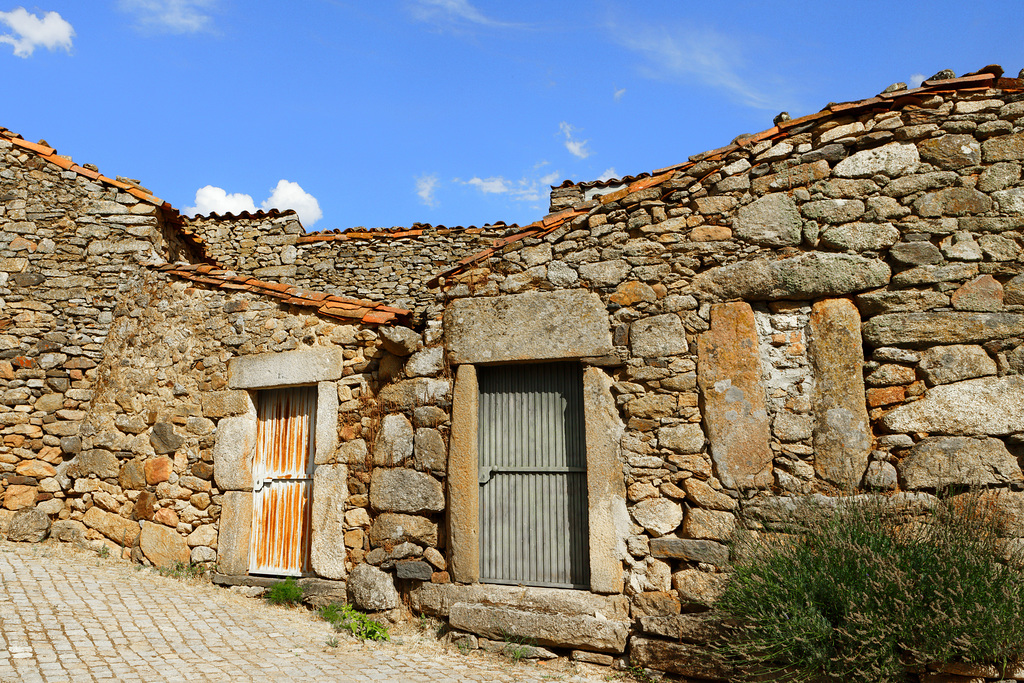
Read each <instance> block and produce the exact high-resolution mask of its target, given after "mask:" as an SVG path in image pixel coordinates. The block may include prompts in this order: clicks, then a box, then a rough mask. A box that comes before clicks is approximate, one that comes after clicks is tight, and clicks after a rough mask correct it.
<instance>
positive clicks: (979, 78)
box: [427, 66, 1024, 286]
mask: <svg viewBox="0 0 1024 683" xmlns="http://www.w3.org/2000/svg"><path fill="white" fill-rule="evenodd" d="M989 70H995V71H998V72H999V73H1002V69H1001V68H999V67H997V66H991V67H985V68H984V69H982V70H981V72H977V73H973V74H968V75H966V76H962V77H960V78H948V79H942V80H938V79H936V80H927V81H924V82H923V83H922V84H921V87H919V88H911V89H903V90H893V91H892V92H885V93H882V94H880V95H876V96H875V97H869V98H867V99H863V100H856V101H852V102H842V103H838V104H837V103H832V104H829V105H828V106H827V107H825V108H824V109H822V110H821V111H819V112H817V113H814V114H808V115H807V116H801V117H800V118H796V119H790V120H787V121H780V122H779V123H777V124H776V125H775V126H773V127H771V128H769V129H767V130H763V131H761V132H760V133H756V134H754V135H749V136H744V137H741V138H738V139H737V140H736V141H735V142H733V143H732V144H729V145H726V146H725V147H720V148H718V149H713V150H710V151H708V152H702V153H701V154H697V155H694V156H691V157H690V158H689V159H688V160H687V161H684V162H682V163H679V164H675V165H672V166H667V167H665V168H660V169H657V170H655V171H652V172H650V173H641V174H639V175H636V176H626V177H625V178H620V179H615V178H610V179H607V180H599V181H592V182H586V183H573V182H572V181H570V180H567V181H565V182H564V183H562V184H561V185H559V186H557V187H563V188H565V187H574V186H575V187H581V188H584V189H589V188H592V187H613V186H619V185H622V184H623V183H627V182H628V183H629V184H628V185H626V187H619V189H616V190H614V191H612V192H608V193H606V194H603V195H599V196H597V197H595V198H594V199H593V200H590V201H589V202H583V203H579V204H577V205H576V206H574V207H573V208H570V209H565V210H563V211H558V212H556V213H552V214H548V215H547V216H545V217H544V219H543V220H542V221H538V222H537V223H531V224H530V225H528V226H526V227H525V228H524V229H523V230H522V231H520V232H518V233H516V234H514V235H509V236H508V237H505V238H503V239H500V240H495V244H494V246H493V247H491V248H488V249H485V250H483V251H480V252H478V253H476V254H472V255H471V256H467V257H466V258H464V259H462V260H461V261H459V263H458V264H457V265H456V266H454V267H453V268H449V269H448V270H445V271H444V272H442V273H438V275H437V276H436V277H435V278H434V279H433V280H431V281H430V282H429V283H427V284H428V285H431V286H434V285H437V284H439V282H440V280H441V279H442V278H449V277H451V276H453V275H457V274H459V273H462V272H465V271H467V270H469V269H470V268H472V267H473V266H474V265H476V264H478V263H480V262H482V261H484V260H485V259H487V258H489V257H490V256H492V255H494V254H495V253H497V252H498V251H499V250H500V249H502V248H503V247H505V246H507V245H509V244H512V243H514V242H518V241H519V240H522V239H526V238H528V237H542V236H544V235H547V234H549V233H551V232H553V231H555V230H557V229H558V228H559V227H561V226H562V225H563V224H564V223H565V222H567V221H570V220H572V219H573V218H575V217H576V216H579V215H582V214H586V213H589V211H590V209H592V208H593V207H595V206H597V205H599V204H609V203H611V202H616V201H618V200H620V199H622V198H624V197H626V196H627V195H629V194H631V193H633V192H637V191H638V190H642V189H646V188H649V187H655V186H658V185H661V184H662V183H664V182H666V181H668V180H671V179H672V178H673V177H674V176H675V175H676V174H677V173H679V172H683V171H686V170H688V169H690V168H692V167H694V166H696V165H697V164H698V163H700V162H703V161H720V160H723V159H725V157H726V156H728V155H729V154H731V153H732V152H735V151H737V150H740V149H743V148H745V147H749V146H751V145H753V144H755V143H758V142H761V141H762V140H772V141H773V142H774V141H777V140H781V139H784V138H787V137H789V136H791V135H795V134H797V133H801V132H804V131H805V130H807V129H809V128H810V127H811V124H816V123H818V122H819V121H821V120H824V119H827V118H829V117H832V116H836V115H839V114H842V115H844V116H848V115H850V114H857V113H861V112H863V111H866V110H869V109H875V108H887V109H889V110H898V109H902V108H903V107H905V106H908V105H911V104H916V103H919V102H920V101H921V99H920V96H922V95H932V94H941V93H951V92H970V91H983V90H988V89H989V88H998V89H1000V90H1005V91H1011V92H1012V91H1024V79H1020V78H1001V77H999V76H998V75H997V74H996V73H991V72H989V73H985V72H986V71H989ZM711 173H714V170H712V171H709V172H708V175H711Z"/></svg>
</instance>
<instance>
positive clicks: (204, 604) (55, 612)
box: [0, 541, 613, 683]
mask: <svg viewBox="0 0 1024 683" xmlns="http://www.w3.org/2000/svg"><path fill="white" fill-rule="evenodd" d="M0 580H2V582H3V583H2V589H0V638H2V643H0V645H3V651H2V652H0V682H2V683H8V682H13V681H26V682H37V681H38V682H45V683H50V682H51V681H75V682H76V683H77V682H78V681H144V682H146V683H150V682H157V681H232V682H236V681H339V682H341V681H344V682H347V681H431V682H434V681H441V682H444V681H523V682H533V681H535V682H537V683H541V682H542V681H567V682H579V683H598V682H599V681H607V680H609V679H611V678H613V676H611V675H609V674H607V673H602V670H601V669H599V668H592V667H589V666H587V665H572V664H569V663H566V662H563V661H560V662H558V663H556V664H555V665H551V666H539V665H532V664H523V663H519V664H513V663H512V662H511V661H510V660H508V659H506V658H501V657H496V656H492V655H483V654H479V653H472V654H470V655H468V656H466V655H463V654H460V653H458V652H456V651H452V650H447V649H445V648H443V647H442V646H441V645H439V644H438V643H436V642H435V641H433V640H432V639H431V640H428V639H425V638H420V637H418V636H416V635H406V636H396V638H395V640H396V641H401V642H393V643H379V644H378V643H368V644H362V643H359V642H358V641H354V640H346V639H344V638H341V637H339V638H338V640H339V641H340V643H339V645H338V646H337V647H329V646H327V645H326V641H327V640H328V639H329V638H331V637H332V636H333V635H335V634H333V633H332V631H331V630H330V628H329V627H328V626H327V625H326V624H325V623H324V622H322V621H320V620H318V619H317V618H316V617H315V616H313V615H312V614H311V613H310V612H308V611H306V610H303V609H292V610H289V609H286V608H281V607H271V606H269V605H266V604H264V603H263V602H261V601H259V600H255V599H252V598H246V597H243V596H241V595H239V594H237V593H234V592H232V591H229V590H226V589H222V588H217V587H214V586H212V585H210V584H206V583H200V582H187V581H179V580H177V579H173V578H168V577H163V576H160V575H159V574H157V573H156V572H154V571H152V570H148V569H139V568H137V567H136V566H134V565H131V564H129V563H127V562H124V561H121V560H115V559H102V558H100V557H98V556H97V555H96V554H95V553H91V552H88V551H84V550H80V549H76V548H73V547H71V546H68V545H66V544H59V543H46V544H42V545H27V544H16V543H8V542H6V541H2V542H0Z"/></svg>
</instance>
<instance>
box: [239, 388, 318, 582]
mask: <svg viewBox="0 0 1024 683" xmlns="http://www.w3.org/2000/svg"><path fill="white" fill-rule="evenodd" d="M316 395H317V389H316V387H296V388H293V389H272V390H268V391H262V392H260V396H259V408H258V419H259V421H258V424H257V429H256V457H255V459H254V462H253V523H252V534H251V536H250V547H249V571H250V572H253V573H260V574H277V575H285V576H289V575H290V576H298V575H300V574H303V573H305V572H307V571H308V570H309V566H308V564H309V534H310V516H309V515H310V495H311V492H312V485H313V482H312V479H311V478H312V473H313V466H314V465H313V436H314V434H315V432H316V430H315V425H314V420H315V416H316Z"/></svg>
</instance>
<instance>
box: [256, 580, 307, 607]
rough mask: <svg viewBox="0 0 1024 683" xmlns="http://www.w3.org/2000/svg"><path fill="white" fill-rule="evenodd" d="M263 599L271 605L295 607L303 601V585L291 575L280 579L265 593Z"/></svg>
mask: <svg viewBox="0 0 1024 683" xmlns="http://www.w3.org/2000/svg"><path fill="white" fill-rule="evenodd" d="M263 599H264V600H266V601H267V602H269V603H270V604H271V605H287V606H288V607H293V606H294V605H297V604H298V603H299V602H301V601H302V586H300V585H299V584H297V583H296V582H295V579H294V578H293V577H291V576H289V577H288V578H287V579H285V580H284V581H278V582H277V583H275V584H274V585H272V586H271V587H270V588H268V589H267V592H266V593H265V594H264V596H263Z"/></svg>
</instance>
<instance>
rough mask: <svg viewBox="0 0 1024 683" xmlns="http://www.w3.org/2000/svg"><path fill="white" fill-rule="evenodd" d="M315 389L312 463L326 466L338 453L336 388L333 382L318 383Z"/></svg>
mask: <svg viewBox="0 0 1024 683" xmlns="http://www.w3.org/2000/svg"><path fill="white" fill-rule="evenodd" d="M316 388H317V391H316V434H315V435H314V441H313V444H314V452H313V462H314V464H317V465H326V464H328V463H332V462H334V457H335V455H336V453H337V451H338V386H337V384H335V383H334V382H320V383H318V384H317V387H316Z"/></svg>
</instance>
